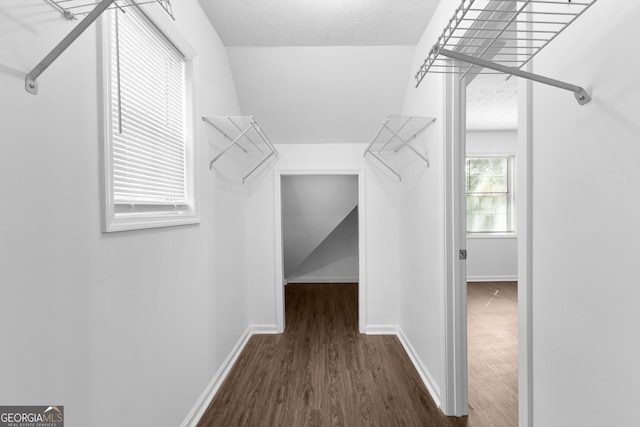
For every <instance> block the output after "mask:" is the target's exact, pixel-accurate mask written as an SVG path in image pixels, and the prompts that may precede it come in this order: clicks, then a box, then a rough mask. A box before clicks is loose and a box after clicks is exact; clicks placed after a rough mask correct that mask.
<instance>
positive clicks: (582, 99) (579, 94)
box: [440, 49, 591, 105]
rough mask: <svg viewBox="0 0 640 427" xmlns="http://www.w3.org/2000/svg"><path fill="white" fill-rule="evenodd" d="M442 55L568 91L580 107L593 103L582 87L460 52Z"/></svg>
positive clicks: (446, 51) (443, 53) (444, 51)
mask: <svg viewBox="0 0 640 427" xmlns="http://www.w3.org/2000/svg"><path fill="white" fill-rule="evenodd" d="M440 54H441V55H444V56H446V57H448V58H452V59H457V60H459V61H464V62H467V63H470V64H474V65H479V66H481V67H485V68H489V69H492V70H496V71H500V72H502V73H506V74H511V75H514V76H518V77H523V78H525V79H529V80H533V81H536V82H539V83H544V84H546V85H549V86H555V87H557V88H560V89H564V90H568V91H571V92H573V94H574V95H575V97H576V99H577V100H578V103H579V104H580V105H584V104H587V103H589V102H590V101H591V97H590V96H589V94H588V93H587V91H585V90H584V89H583V88H582V87H580V86H576V85H572V84H569V83H565V82H561V81H559V80H555V79H550V78H548V77H544V76H539V75H537V74H533V73H529V72H526V71H522V70H519V69H517V68H511V67H505V66H503V65H500V64H496V63H493V62H490V61H485V60H483V59H479V58H474V57H473V56H469V55H465V54H463V53H459V52H453V51H450V50H447V49H441V50H440Z"/></svg>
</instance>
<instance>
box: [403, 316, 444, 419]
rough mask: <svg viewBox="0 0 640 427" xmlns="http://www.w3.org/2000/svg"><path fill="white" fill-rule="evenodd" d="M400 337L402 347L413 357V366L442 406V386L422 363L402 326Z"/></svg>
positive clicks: (434, 399)
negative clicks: (439, 385)
mask: <svg viewBox="0 0 640 427" xmlns="http://www.w3.org/2000/svg"><path fill="white" fill-rule="evenodd" d="M398 339H399V340H400V343H401V344H402V347H404V350H405V351H406V352H407V354H408V355H409V359H411V362H412V363H413V366H415V367H416V370H417V371H418V374H419V375H420V378H422V382H423V383H424V385H425V386H426V387H427V390H428V391H429V394H430V395H431V398H432V399H433V401H434V402H435V404H436V405H437V406H438V408H441V407H442V405H441V403H440V402H441V400H440V387H438V383H436V381H435V380H434V379H433V375H431V372H429V369H427V367H426V366H424V364H423V363H422V360H421V359H420V357H419V356H418V354H417V353H416V350H415V349H414V348H413V345H411V341H409V338H407V336H406V335H405V334H404V332H403V331H402V329H401V328H398Z"/></svg>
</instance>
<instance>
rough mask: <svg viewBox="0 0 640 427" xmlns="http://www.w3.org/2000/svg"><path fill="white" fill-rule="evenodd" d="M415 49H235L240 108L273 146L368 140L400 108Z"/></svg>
mask: <svg viewBox="0 0 640 427" xmlns="http://www.w3.org/2000/svg"><path fill="white" fill-rule="evenodd" d="M413 49H414V48H413V46H304V47H301V46H283V47H232V48H229V49H228V51H229V61H230V63H231V68H232V71H233V76H234V79H235V81H236V83H237V86H238V97H239V99H240V105H241V106H242V109H243V110H244V111H245V112H246V114H253V115H254V116H255V117H256V120H258V122H259V123H260V125H261V126H262V127H263V128H264V129H265V131H266V132H267V134H268V135H269V137H270V138H271V139H272V141H273V142H274V143H281V144H308V143H363V144H367V143H369V142H371V139H372V138H373V137H374V136H375V132H376V131H377V130H378V129H377V127H378V125H379V123H380V122H381V121H382V120H383V119H384V117H385V116H386V115H387V114H398V112H399V111H400V109H401V108H402V100H403V95H404V92H403V91H404V88H405V85H406V84H407V80H409V78H410V74H409V72H408V67H409V62H410V61H411V57H412V55H413Z"/></svg>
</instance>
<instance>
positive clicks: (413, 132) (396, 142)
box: [364, 115, 436, 181]
mask: <svg viewBox="0 0 640 427" xmlns="http://www.w3.org/2000/svg"><path fill="white" fill-rule="evenodd" d="M435 120H436V119H435V118H433V117H417V116H394V115H387V116H386V117H385V119H384V120H383V122H382V125H381V126H380V129H379V130H378V133H377V134H376V136H375V138H373V141H371V143H370V144H369V145H368V146H367V148H366V150H365V152H364V155H365V156H366V155H367V154H368V155H370V156H371V157H373V158H374V159H376V160H377V161H378V162H380V164H381V165H382V166H383V167H384V168H385V169H386V170H388V171H389V172H391V173H392V174H393V176H395V177H396V178H397V179H398V181H401V180H402V176H401V175H400V173H399V172H398V171H397V170H396V169H397V168H394V167H393V166H392V165H391V164H390V163H389V162H388V161H387V160H385V158H384V156H385V155H389V154H395V153H397V152H398V151H400V149H402V148H405V147H406V148H408V149H409V150H411V151H412V152H413V153H414V154H415V155H416V156H418V157H419V158H420V159H422V160H423V161H424V162H425V163H426V164H427V167H429V158H428V157H427V156H425V155H424V154H422V153H421V152H420V151H418V150H417V149H416V148H415V147H414V146H413V145H411V142H412V141H413V140H414V139H416V138H417V137H418V136H419V135H420V134H422V133H423V132H424V131H425V130H426V129H427V128H428V127H429V126H431V125H432V124H433V122H435Z"/></svg>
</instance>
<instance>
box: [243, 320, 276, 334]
mask: <svg viewBox="0 0 640 427" xmlns="http://www.w3.org/2000/svg"><path fill="white" fill-rule="evenodd" d="M248 329H249V331H250V332H251V335H274V334H277V333H278V327H277V326H276V324H275V323H271V324H268V323H265V324H260V325H251V326H249V328H248Z"/></svg>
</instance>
